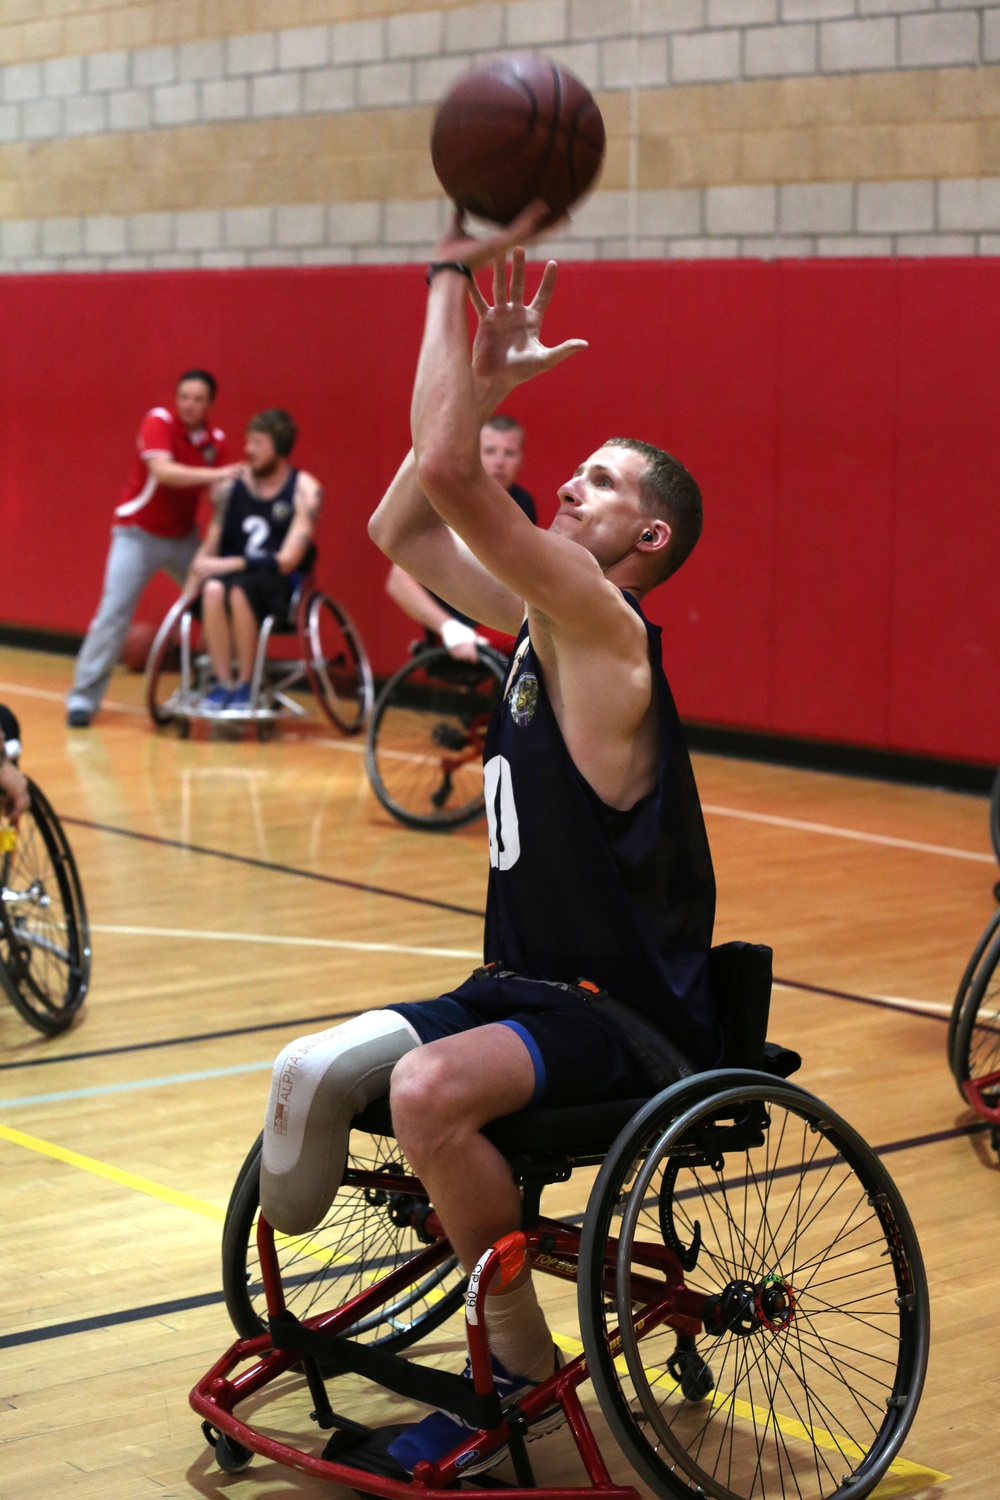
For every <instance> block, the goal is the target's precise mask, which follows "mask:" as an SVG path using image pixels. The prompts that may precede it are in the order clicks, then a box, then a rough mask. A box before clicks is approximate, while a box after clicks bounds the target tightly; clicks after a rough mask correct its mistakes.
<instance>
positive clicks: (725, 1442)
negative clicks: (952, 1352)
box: [595, 1089, 928, 1500]
mask: <svg viewBox="0 0 1000 1500" xmlns="http://www.w3.org/2000/svg"><path fill="white" fill-rule="evenodd" d="M762 1108H763V1109H766V1112H767V1116H768V1117H769V1124H768V1125H767V1128H765V1129H763V1130H762V1129H761V1128H760V1121H761V1119H762V1114H761V1111H762ZM741 1117H742V1118H743V1125H742V1126H741V1125H740V1120H741ZM740 1129H742V1130H743V1132H744V1139H745V1142H746V1143H745V1144H744V1145H743V1146H742V1148H741V1147H740V1145H739V1136H738V1134H737V1133H736V1132H737V1131H738V1130H740ZM727 1131H728V1132H729V1140H730V1142H731V1147H730V1148H727V1149H724V1147H725V1142H726V1132H727ZM647 1143H648V1137H647ZM713 1158H714V1160H713ZM632 1177H634V1181H631V1182H630V1180H629V1179H630V1178H632ZM620 1179H621V1181H620V1189H623V1190H624V1212H623V1213H622V1225H621V1233H620V1235H619V1237H618V1239H617V1245H616V1247H615V1257H616V1259H617V1272H616V1273H615V1275H614V1281H615V1302H614V1304H613V1310H611V1311H609V1312H606V1313H605V1316H604V1336H605V1339H607V1338H609V1337H612V1336H613V1333H614V1327H615V1324H616V1323H617V1321H618V1318H619V1316H620V1314H621V1311H622V1308H623V1307H625V1308H628V1307H629V1304H630V1300H631V1292H632V1289H633V1286H634V1285H635V1283H634V1282H633V1280H632V1276H633V1274H634V1272H635V1271H636V1270H637V1269H638V1270H639V1273H640V1274H642V1273H643V1272H644V1271H645V1267H644V1266H643V1265H642V1246H643V1244H652V1245H654V1246H655V1245H658V1244H662V1242H663V1241H662V1238H661V1236H662V1233H663V1225H664V1221H665V1216H664V1209H663V1205H662V1203H661V1201H660V1199H661V1185H662V1186H663V1189H664V1190H665V1191H666V1192H667V1193H668V1194H669V1197H670V1200H671V1201H670V1211H669V1214H668V1215H667V1216H666V1220H667V1222H668V1223H669V1224H670V1225H672V1226H673V1230H674V1232H675V1233H676V1235H677V1237H678V1239H679V1240H680V1242H681V1245H682V1248H686V1249H691V1248H692V1247H695V1246H697V1251H698V1253H697V1257H696V1260H695V1264H694V1266H693V1268H692V1269H691V1270H690V1271H688V1272H687V1274H686V1284H687V1285H688V1287H691V1288H694V1289H696V1290H697V1291H698V1292H704V1293H705V1295H706V1298H708V1299H713V1300H711V1301H709V1302H708V1303H707V1304H706V1306H707V1307H714V1308H719V1309H720V1312H719V1313H718V1317H719V1318H720V1320H722V1322H723V1327H722V1329H721V1331H719V1332H716V1333H713V1334H708V1333H705V1332H701V1333H699V1334H698V1335H697V1336H696V1337H694V1338H693V1339H691V1340H689V1341H688V1342H689V1344H690V1348H688V1349H687V1350H685V1351H684V1363H683V1368H682V1362H681V1361H680V1360H679V1359H678V1336H677V1333H676V1332H675V1331H674V1330H673V1329H671V1328H668V1327H666V1326H664V1325H662V1324H661V1325H659V1326H654V1327H652V1328H651V1329H650V1330H649V1331H646V1330H645V1329H643V1330H640V1331H639V1332H638V1333H637V1332H636V1330H635V1328H634V1327H633V1323H632V1320H631V1318H628V1319H626V1320H624V1321H623V1323H622V1349H623V1358H622V1359H619V1361H618V1362H617V1366H616V1364H615V1362H614V1361H613V1360H612V1359H611V1358H610V1357H609V1356H607V1354H606V1353H605V1354H604V1355H603V1356H602V1358H601V1360H600V1364H601V1379H600V1381H598V1379H597V1374H596V1372H595V1381H597V1383H598V1389H599V1392H601V1394H602V1405H604V1398H605V1396H606V1397H608V1398H609V1399H610V1404H611V1407H612V1409H613V1415H612V1412H608V1413H607V1414H608V1416H609V1420H611V1421H612V1425H613V1426H614V1427H615V1429H616V1432H617V1434H618V1435H619V1437H622V1438H624V1446H625V1447H626V1451H629V1452H630V1456H632V1457H633V1461H637V1467H639V1468H640V1472H642V1473H644V1476H645V1477H646V1478H647V1479H649V1481H650V1482H651V1483H653V1484H654V1485H655V1486H656V1487H657V1488H658V1489H659V1490H660V1491H661V1492H663V1491H664V1490H666V1491H667V1492H668V1493H673V1494H681V1495H686V1494H692V1493H702V1494H706V1495H711V1496H715V1497H718V1500H729V1497H736V1496H738V1497H741V1500H768V1497H770V1496H774V1497H779V1496H781V1497H785V1496H791V1495H795V1496H796V1497H797V1500H831V1497H833V1496H845V1497H846V1496H847V1495H864V1494H866V1493H868V1491H869V1490H870V1489H871V1488H872V1487H874V1485H875V1484H876V1483H877V1482H878V1480H879V1479H880V1478H881V1476H882V1474H883V1473H884V1472H885V1470H886V1469H887V1468H888V1466H889V1464H890V1463H891V1461H892V1459H893V1457H894V1456H895V1454H896V1452H897V1451H898V1449H899V1446H900V1444H901V1443H902V1440H903V1437H904V1436H905V1433H906V1431H907V1430H908V1428H909V1425H910V1423H911V1421H912V1418H913V1415H914V1412H915V1410H916V1405H917V1401H918V1399H919V1395H920V1390H921V1386H922V1382H923V1374H924V1368H925V1364H926V1352H927V1327H928V1317H927V1306H926V1288H925V1284H924V1279H923V1270H922V1265H921V1262H920V1256H919V1250H918V1248H917V1246H916V1240H915V1237H914V1235H913V1231H912V1227H911V1226H910V1223H909V1219H908V1217H907V1215H906V1211H905V1208H904V1207H903V1205H902V1203H901V1200H900V1199H899V1195H898V1193H897V1192H896V1190H895V1188H894V1187H893V1185H892V1182H891V1180H890V1179H889V1178H888V1176H887V1174H886V1173H885V1171H884V1169H883V1168H882V1167H881V1165H880V1164H879V1163H878V1161H877V1158H875V1157H874V1155H873V1154H872V1153H871V1152H870V1151H869V1150H868V1148H867V1147H866V1146H865V1145H864V1143H863V1142H862V1141H861V1140H860V1138H859V1137H857V1136H856V1135H855V1133H854V1132H853V1131H851V1130H850V1128H849V1127H847V1126H846V1125H844V1122H843V1121H839V1120H837V1118H836V1116H832V1115H831V1114H830V1113H829V1112H828V1111H825V1110H824V1109H823V1107H822V1106H821V1105H819V1104H818V1101H813V1102H810V1101H809V1096H808V1095H802V1094H798V1092H797V1091H794V1092H793V1091H791V1090H788V1091H774V1090H767V1089H761V1090H757V1091H756V1092H754V1091H752V1090H732V1091H729V1093H728V1094H721V1095H719V1096H717V1097H715V1098H711V1099H708V1100H705V1101H703V1102H701V1103H699V1104H696V1105H695V1106H694V1107H693V1108H691V1109H689V1110H687V1111H686V1112H685V1113H684V1114H683V1115H681V1116H680V1118H679V1119H677V1120H675V1121H673V1122H672V1123H671V1124H670V1125H668V1127H667V1128H666V1130H665V1131H664V1132H663V1133H662V1135H660V1137H659V1139H657V1140H656V1141H655V1144H653V1145H652V1147H651V1148H649V1149H648V1152H647V1146H646V1143H640V1145H639V1147H638V1149H637V1150H636V1151H635V1153H634V1156H633V1160H632V1161H631V1163H625V1164H624V1165H623V1166H622V1169H621V1172H620ZM625 1184H628V1187H627V1189H625ZM621 1205H622V1199H621V1198H619V1210H618V1211H620V1209H621ZM611 1217H612V1216H609V1217H608V1219H607V1230H606V1233H607V1234H608V1237H609V1238H610V1224H611ZM637 1253H638V1256H639V1260H638V1261H637V1260H636V1255H637ZM611 1274H612V1273H611V1271H610V1270H609V1272H608V1275H609V1276H610V1275H611ZM646 1274H647V1275H648V1272H646ZM653 1301H654V1302H655V1298H654V1299H653ZM631 1305H632V1311H633V1314H635V1313H636V1312H637V1311H638V1310H639V1307H640V1306H642V1305H645V1306H646V1307H650V1306H651V1305H652V1303H651V1302H649V1301H646V1300H645V1296H643V1297H641V1298H638V1299H636V1300H635V1301H632V1303H631ZM741 1320H742V1321H741ZM672 1362H673V1363H672ZM706 1367H707V1369H708V1370H710V1372H711V1375H710V1377H709V1379H708V1381H707V1382H705V1381H703V1383H702V1387H701V1390H700V1391H699V1390H698V1379H699V1377H702V1376H703V1375H704V1371H705V1369H706ZM682 1376H683V1378H682ZM678 1380H681V1385H683V1386H684V1387H686V1388H687V1390H688V1392H689V1393H690V1392H691V1391H694V1392H695V1394H696V1395H700V1396H701V1399H694V1400H691V1399H685V1397H684V1394H683V1392H682V1389H681V1388H680V1386H679V1385H678ZM706 1384H711V1386H712V1390H711V1393H710V1394H707V1393H706V1391H705V1385H706ZM602 1387H603V1390H602Z"/></svg>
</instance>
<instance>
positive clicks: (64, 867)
mask: <svg viewBox="0 0 1000 1500" xmlns="http://www.w3.org/2000/svg"><path fill="white" fill-rule="evenodd" d="M29 785H30V789H31V806H30V808H29V810H28V811H27V812H26V813H24V814H23V815H22V816H21V818H20V819H19V822H18V827H17V830H16V835H15V842H14V843H13V847H12V848H9V849H5V851H4V854H3V858H2V861H0V885H2V891H3V896H2V900H0V963H2V964H3V967H4V970H5V972H6V975H7V980H8V993H10V997H11V999H12V1000H13V1002H14V1004H15V1005H16V1006H17V1008H18V1010H20V1011H21V1013H22V1015H24V1016H25V1018H26V1019H27V1020H29V1021H30V1022H31V1023H32V1024H33V1025H36V1026H37V1027H38V1028H39V1029H40V1030H42V1031H46V1032H55V1031H61V1030H62V1029H63V1028H64V1027H65V1026H67V1025H68V1024H69V1022H70V1021H71V1019H72V1017H73V1014H74V1013H75V1012H76V1010H78V1009H79V1007H80V1005H81V1004H82V1003H83V1000H84V997H85V995H86V992H87V985H88V982H89V977H90V945H89V934H88V930H87V920H86V910H85V907H84V903H83V892H82V889H81V887H80V881H79V877H78V875H77V871H76V865H75V862H74V860H73V856H72V853H71V851H70V848H69V845H68V843H67V842H66V838H65V835H64V833H63V831H62V827H61V825H60V823H59V820H58V818H57V817H56V815H55V813H54V812H53V810H52V808H51V807H50V805H49V803H48V802H47V800H46V799H45V797H44V796H43V794H42V793H41V792H40V791H39V789H38V787H36V786H35V785H34V783H29Z"/></svg>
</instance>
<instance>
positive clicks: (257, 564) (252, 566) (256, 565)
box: [246, 552, 280, 573]
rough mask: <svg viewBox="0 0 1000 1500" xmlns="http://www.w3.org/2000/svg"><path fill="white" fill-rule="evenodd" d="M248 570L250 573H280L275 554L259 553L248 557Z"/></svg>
mask: <svg viewBox="0 0 1000 1500" xmlns="http://www.w3.org/2000/svg"><path fill="white" fill-rule="evenodd" d="M246 570H247V572H248V573H277V572H279V571H280V570H279V568H278V559H277V558H276V557H275V555H274V553H273V552H257V553H255V554H254V556H253V557H248V558H247V560H246Z"/></svg>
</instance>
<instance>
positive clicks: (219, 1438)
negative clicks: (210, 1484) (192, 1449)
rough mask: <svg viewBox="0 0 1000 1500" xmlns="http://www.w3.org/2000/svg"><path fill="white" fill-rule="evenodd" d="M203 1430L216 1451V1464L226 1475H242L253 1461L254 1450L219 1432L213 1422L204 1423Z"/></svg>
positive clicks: (210, 1445)
mask: <svg viewBox="0 0 1000 1500" xmlns="http://www.w3.org/2000/svg"><path fill="white" fill-rule="evenodd" d="M201 1430H202V1432H203V1433H204V1434H205V1441H206V1442H207V1443H208V1445H209V1447H210V1448H214V1449H215V1462H216V1463H217V1464H218V1465H219V1468H220V1469H222V1470H223V1471H224V1472H225V1473H226V1474H242V1473H243V1470H244V1469H248V1468H249V1467H250V1464H251V1463H252V1461H253V1450H252V1449H251V1448H244V1446H243V1444H242V1443H238V1442H237V1441H236V1439H235V1438H231V1437H227V1435H226V1434H225V1433H224V1432H218V1431H216V1429H215V1428H214V1427H213V1426H212V1424H211V1422H202V1424H201Z"/></svg>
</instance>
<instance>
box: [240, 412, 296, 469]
mask: <svg viewBox="0 0 1000 1500" xmlns="http://www.w3.org/2000/svg"><path fill="white" fill-rule="evenodd" d="M247 432H263V433H266V434H267V436H268V437H269V438H270V439H271V442H272V443H273V444H274V451H275V453H277V455H278V457H279V458H287V457H288V455H289V453H291V451H292V449H293V448H294V447H295V439H296V438H297V437H298V435H299V429H298V428H297V427H296V425H295V423H294V421H293V420H292V418H291V417H290V416H289V414H288V412H287V411H284V410H283V409H282V408H281V407H280V406H269V407H267V409H266V410H265V411H259V412H258V413H257V415H256V416H255V417H251V418H250V420H249V422H248V423H247Z"/></svg>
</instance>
